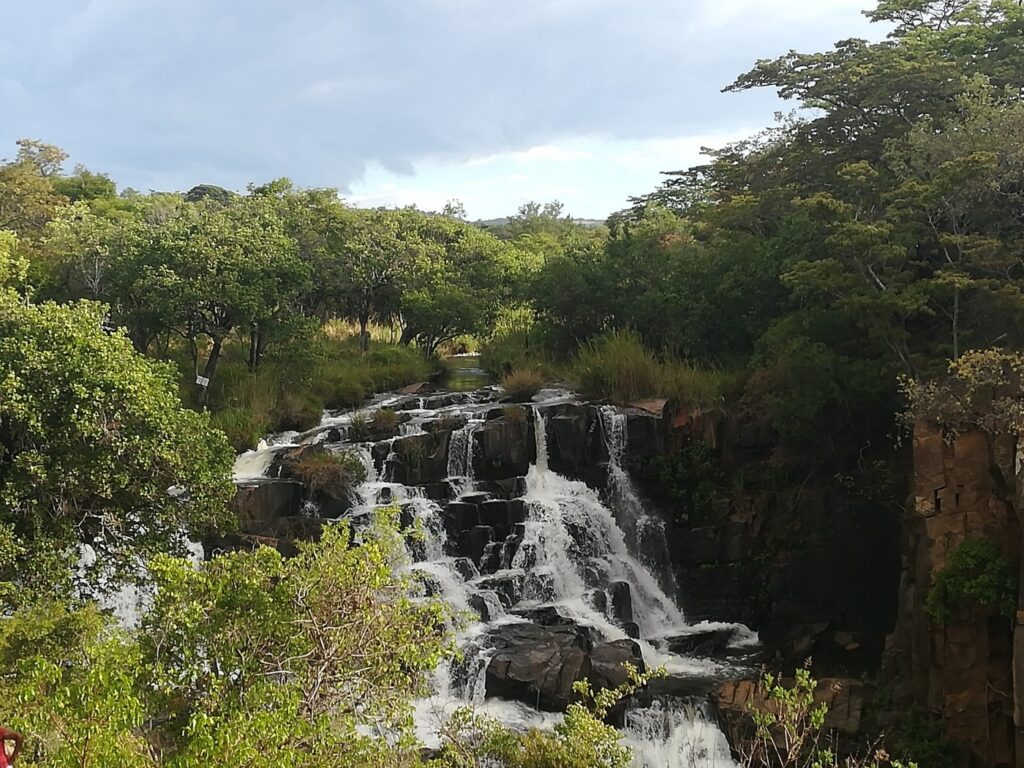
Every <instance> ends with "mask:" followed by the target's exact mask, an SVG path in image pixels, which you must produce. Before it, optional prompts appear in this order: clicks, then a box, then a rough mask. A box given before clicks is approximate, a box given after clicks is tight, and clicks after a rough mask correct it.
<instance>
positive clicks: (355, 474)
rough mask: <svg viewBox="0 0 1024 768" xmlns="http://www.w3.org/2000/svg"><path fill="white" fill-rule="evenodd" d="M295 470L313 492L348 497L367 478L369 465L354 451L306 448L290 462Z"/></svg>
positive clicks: (335, 497)
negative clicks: (304, 451) (365, 465)
mask: <svg viewBox="0 0 1024 768" xmlns="http://www.w3.org/2000/svg"><path fill="white" fill-rule="evenodd" d="M291 471H292V473H293V474H294V475H295V476H296V477H298V478H299V479H300V480H301V481H302V482H303V484H304V485H305V486H306V487H307V488H309V489H310V490H311V491H313V492H314V493H321V494H324V495H326V496H329V497H331V498H334V499H344V498H346V497H347V496H348V495H349V494H350V493H351V492H352V491H353V490H354V489H355V488H356V486H358V485H359V484H360V483H362V482H364V481H365V480H366V467H364V466H363V463H362V462H361V461H360V460H359V457H358V456H356V455H355V454H354V453H352V452H351V451H341V452H339V453H326V452H307V453H305V454H303V455H302V456H301V457H300V458H298V459H296V460H295V461H294V462H292V464H291Z"/></svg>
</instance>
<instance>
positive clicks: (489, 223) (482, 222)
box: [473, 216, 605, 229]
mask: <svg viewBox="0 0 1024 768" xmlns="http://www.w3.org/2000/svg"><path fill="white" fill-rule="evenodd" d="M509 221H510V218H509V217H508V216H502V217H501V218H498V219H477V220H476V221H474V222H473V223H474V224H475V225H476V226H478V227H482V228H484V229H491V228H493V227H504V226H505V225H506V224H508V223H509ZM572 221H573V223H574V224H579V225H580V226H581V227H588V228H590V229H594V228H596V227H601V226H604V222H605V220H604V219H573V220H572Z"/></svg>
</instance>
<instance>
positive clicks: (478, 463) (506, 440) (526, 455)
mask: <svg viewBox="0 0 1024 768" xmlns="http://www.w3.org/2000/svg"><path fill="white" fill-rule="evenodd" d="M473 438H474V440H476V444H477V450H476V451H474V456H473V463H474V466H475V469H476V476H477V477H478V478H480V479H482V480H502V479H507V478H511V477H517V476H520V475H525V474H526V473H527V472H528V471H529V469H530V464H532V463H533V461H534V459H535V457H536V453H537V451H536V446H535V445H534V441H533V421H532V420H530V419H528V418H513V417H511V416H501V417H500V418H497V419H491V420H490V421H486V422H484V424H483V425H482V426H481V427H480V429H479V430H477V431H476V432H475V433H474V435H473Z"/></svg>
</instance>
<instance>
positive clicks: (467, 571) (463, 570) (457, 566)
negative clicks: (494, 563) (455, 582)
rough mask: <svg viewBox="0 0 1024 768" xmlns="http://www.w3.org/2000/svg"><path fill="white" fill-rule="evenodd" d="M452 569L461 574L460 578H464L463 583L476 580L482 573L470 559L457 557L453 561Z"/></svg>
mask: <svg viewBox="0 0 1024 768" xmlns="http://www.w3.org/2000/svg"><path fill="white" fill-rule="evenodd" d="M452 568H453V569H454V570H455V572H456V573H457V574H459V576H461V577H462V580H463V581H469V580H471V579H475V578H476V577H477V576H479V575H480V572H479V571H478V570H477V568H476V566H475V565H474V564H473V561H472V560H470V559H469V558H468V557H456V558H455V559H454V560H453V561H452Z"/></svg>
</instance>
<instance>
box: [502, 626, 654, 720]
mask: <svg viewBox="0 0 1024 768" xmlns="http://www.w3.org/2000/svg"><path fill="white" fill-rule="evenodd" d="M535 615H536V617H537V618H538V619H539V620H542V621H545V622H546V623H545V624H543V625H541V624H538V623H535V622H533V621H531V622H529V623H522V624H505V625H502V626H500V627H496V628H494V629H492V630H491V631H490V633H489V641H490V643H491V644H492V645H493V647H494V648H495V651H494V655H493V656H492V657H491V660H490V662H489V663H488V665H487V673H486V686H487V688H486V690H487V695H488V696H501V697H503V698H510V699H516V700H518V701H522V702H524V703H526V704H529V705H530V706H536V707H538V708H540V709H542V710H547V711H555V712H558V711H563V710H565V708H566V707H568V706H569V704H571V703H572V702H573V701H575V700H576V699H577V695H576V693H575V692H574V691H573V684H574V683H575V682H576V681H577V680H589V681H590V684H591V685H592V686H593V687H594V688H595V689H601V688H611V687H614V686H616V685H619V684H620V683H621V682H624V681H625V680H626V679H627V674H626V671H625V669H624V667H623V664H624V662H626V661H629V662H630V663H633V664H635V665H636V666H637V667H638V668H640V669H643V657H642V655H641V653H640V647H639V646H638V645H637V644H636V643H634V642H633V641H632V640H619V641H616V642H611V643H597V644H595V643H593V642H592V640H591V638H590V633H589V632H588V631H587V630H585V629H583V628H581V627H579V626H577V625H575V624H573V623H572V622H571V621H569V620H567V619H563V618H562V617H561V616H559V615H558V613H557V611H554V610H553V609H538V610H537V611H536V612H535Z"/></svg>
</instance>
